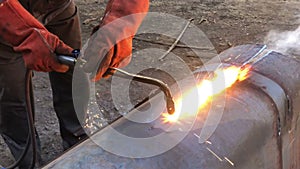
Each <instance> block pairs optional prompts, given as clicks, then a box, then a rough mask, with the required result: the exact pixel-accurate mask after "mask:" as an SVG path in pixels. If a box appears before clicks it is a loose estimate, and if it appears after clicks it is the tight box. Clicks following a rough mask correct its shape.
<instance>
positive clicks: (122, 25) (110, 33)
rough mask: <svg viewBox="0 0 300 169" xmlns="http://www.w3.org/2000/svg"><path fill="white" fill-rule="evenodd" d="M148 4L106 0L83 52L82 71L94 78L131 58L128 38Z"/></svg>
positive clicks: (144, 2)
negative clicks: (104, 7)
mask: <svg viewBox="0 0 300 169" xmlns="http://www.w3.org/2000/svg"><path fill="white" fill-rule="evenodd" d="M148 8H149V0H110V1H109V2H108V4H107V7H106V11H105V15H104V17H103V19H102V21H101V23H100V24H99V26H98V27H96V28H95V29H94V34H93V35H92V37H91V39H90V40H89V43H88V47H87V48H86V49H85V52H84V54H83V57H84V59H85V60H86V61H87V63H86V64H85V66H84V70H85V71H86V72H94V73H95V76H94V77H93V78H94V80H99V79H101V78H102V77H104V76H105V72H106V71H107V69H108V68H109V67H123V66H126V65H127V64H128V63H129V62H130V60H131V52H132V39H133V36H134V35H135V34H136V32H137V30H138V28H139V26H140V24H141V23H142V20H143V19H144V17H145V15H146V13H147V12H148Z"/></svg>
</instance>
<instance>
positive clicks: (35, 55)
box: [0, 0, 72, 72]
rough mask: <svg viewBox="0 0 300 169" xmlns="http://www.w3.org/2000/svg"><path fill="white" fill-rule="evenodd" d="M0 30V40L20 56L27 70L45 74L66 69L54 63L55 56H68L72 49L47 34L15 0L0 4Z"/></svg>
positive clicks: (7, 0)
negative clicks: (10, 46) (9, 45)
mask: <svg viewBox="0 0 300 169" xmlns="http://www.w3.org/2000/svg"><path fill="white" fill-rule="evenodd" d="M0 29H1V31H0V38H2V39H3V40H5V41H6V42H8V43H9V44H11V45H12V46H13V49H14V50H15V51H16V52H20V53H22V54H23V58H24V61H25V64H26V66H27V68H29V69H33V70H36V71H45V72H50V71H57V72H66V71H67V70H68V66H66V65H62V64H60V63H58V62H57V61H56V56H55V53H57V54H66V55H67V54H71V52H72V48H70V47H69V46H67V45H66V44H64V43H63V42H62V41H61V40H59V38H58V37H57V36H55V35H53V34H51V33H50V32H48V31H47V29H46V28H45V27H44V26H43V25H42V24H41V23H39V22H38V21H37V20H36V19H35V18H34V17H33V16H32V15H31V14H30V13H29V12H27V11H26V10H25V9H24V8H23V7H22V5H21V4H20V3H19V2H18V0H4V1H3V2H2V3H0Z"/></svg>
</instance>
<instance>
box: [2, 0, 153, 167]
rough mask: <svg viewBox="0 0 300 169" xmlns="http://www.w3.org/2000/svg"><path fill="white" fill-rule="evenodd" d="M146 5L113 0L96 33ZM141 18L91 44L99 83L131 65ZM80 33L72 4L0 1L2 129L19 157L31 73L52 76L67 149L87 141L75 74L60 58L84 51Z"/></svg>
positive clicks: (140, 0) (90, 60)
mask: <svg viewBox="0 0 300 169" xmlns="http://www.w3.org/2000/svg"><path fill="white" fill-rule="evenodd" d="M148 6H149V2H148V0H109V2H108V4H107V7H106V11H105V14H104V17H103V18H102V20H101V21H100V23H99V26H97V27H96V28H95V29H94V30H93V32H94V33H95V32H96V31H97V30H98V29H99V30H100V29H101V28H102V27H105V26H106V25H109V24H110V23H112V21H115V20H117V19H118V18H122V17H124V16H128V15H131V14H136V13H146V12H147V10H148ZM143 17H144V15H138V16H136V17H135V16H131V17H129V18H127V19H124V20H123V22H125V24H112V25H110V26H108V27H106V28H105V34H103V33H101V32H100V33H99V34H97V37H96V38H92V39H91V40H90V41H89V47H88V48H89V49H90V50H89V51H92V52H91V53H86V54H85V55H84V57H85V60H87V64H86V65H85V67H84V70H85V71H86V72H89V73H90V72H94V75H95V76H94V77H93V80H100V79H101V78H102V77H103V76H104V75H105V72H106V70H107V69H108V68H109V67H119V66H124V65H126V64H128V62H129V61H130V56H131V50H132V38H133V35H134V34H135V33H136V31H137V29H138V27H139V25H140V24H141V22H142V19H143ZM80 34H81V33H80V21H79V17H78V9H77V7H76V5H75V4H74V2H73V0H19V1H18V0H0V72H1V73H0V131H1V135H2V137H3V138H4V140H5V142H6V143H7V145H8V147H9V149H10V150H11V152H12V154H13V156H14V157H15V159H18V157H19V156H20V154H21V153H22V151H23V150H24V146H25V144H26V140H27V135H28V123H27V115H26V113H25V112H26V111H27V109H26V103H25V93H24V91H25V90H24V88H25V73H26V71H27V70H34V71H42V72H49V77H50V83H51V87H52V94H53V105H54V109H55V112H56V115H57V117H58V120H59V126H60V132H61V136H62V140H63V148H64V149H68V148H69V147H71V146H72V145H74V144H76V143H77V142H78V141H79V140H81V139H83V138H85V137H86V134H85V132H84V130H83V129H82V127H81V125H80V123H79V121H78V119H77V116H76V113H75V110H74V106H73V99H72V70H71V69H69V67H68V66H67V65H63V64H60V63H58V61H57V59H56V55H57V54H64V55H71V54H72V51H73V49H80V48H81V35H80ZM83 107H84V106H83ZM82 111H84V110H82ZM41 113H42V112H41ZM37 140H38V136H37ZM37 147H38V149H39V141H38V146H37ZM38 153H40V151H38ZM31 154H32V152H31V151H30V150H29V151H28V153H27V155H26V157H25V159H24V160H23V161H22V162H21V164H20V166H19V168H21V169H22V168H28V166H29V165H30V163H31V160H30V158H31Z"/></svg>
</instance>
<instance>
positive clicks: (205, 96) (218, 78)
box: [162, 66, 251, 123]
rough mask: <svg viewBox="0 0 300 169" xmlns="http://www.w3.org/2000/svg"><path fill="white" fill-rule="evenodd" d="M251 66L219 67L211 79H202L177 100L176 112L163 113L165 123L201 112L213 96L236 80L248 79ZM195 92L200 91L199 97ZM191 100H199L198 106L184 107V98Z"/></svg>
mask: <svg viewBox="0 0 300 169" xmlns="http://www.w3.org/2000/svg"><path fill="white" fill-rule="evenodd" d="M250 69H251V67H250V66H244V67H237V66H230V67H227V68H219V69H217V70H216V71H215V72H214V76H213V78H211V79H209V78H208V79H202V80H201V81H200V82H199V83H198V85H197V86H196V87H194V88H192V89H190V90H189V91H187V92H186V93H185V94H183V96H182V97H181V98H178V99H176V101H175V110H176V111H175V113H174V114H172V115H170V114H169V113H163V115H162V116H163V122H164V123H174V122H178V121H179V120H180V119H182V120H183V119H185V118H188V117H191V116H193V115H195V114H196V113H198V112H199V110H200V109H201V108H202V107H204V106H205V105H207V103H209V101H210V100H211V98H212V97H213V96H215V95H218V94H220V93H222V92H224V91H225V90H226V89H228V88H230V87H231V86H232V85H234V84H235V83H236V82H240V81H243V80H245V79H247V77H248V75H249V71H250ZM195 93H198V96H199V98H195ZM183 99H185V100H189V101H190V102H194V101H198V103H197V105H198V107H197V108H193V107H194V106H186V107H182V104H181V102H182V100H183Z"/></svg>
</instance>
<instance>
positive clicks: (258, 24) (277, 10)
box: [0, 0, 300, 166]
mask: <svg viewBox="0 0 300 169" xmlns="http://www.w3.org/2000/svg"><path fill="white" fill-rule="evenodd" d="M75 1H76V3H77V5H78V8H79V10H80V17H81V22H82V35H83V40H84V42H85V41H86V40H87V38H88V37H89V35H90V32H91V29H92V28H93V27H94V26H95V25H97V23H98V21H99V20H100V18H101V16H102V14H103V12H104V9H105V4H106V2H107V0H75ZM150 11H152V12H164V13H168V14H172V15H175V16H178V17H181V18H184V19H190V18H193V19H194V21H193V23H194V24H195V25H196V26H197V27H199V28H200V29H201V30H202V31H203V32H204V33H205V34H206V35H207V37H208V38H209V39H210V41H211V42H212V44H213V45H214V46H215V48H216V50H217V52H221V51H223V50H225V49H227V48H230V47H232V46H236V45H240V44H248V43H263V42H264V38H265V37H266V35H267V33H268V32H269V31H271V30H274V29H275V30H282V31H284V30H294V29H296V28H297V27H298V26H299V25H300V1H299V0H267V1H262V0H169V1H165V0H151V8H150ZM162 24H163V23H162ZM180 27H182V25H180ZM179 33H180V32H178V34H179ZM147 38H149V39H150V40H152V41H156V40H157V38H156V37H152V36H148V37H147ZM164 40H165V43H169V42H172V41H174V39H164V38H161V39H160V41H162V42H163V41H164ZM146 47H160V48H162V49H168V47H169V46H168V45H158V44H154V43H151V42H145V41H141V40H138V39H136V40H135V41H134V49H135V50H139V49H140V48H146ZM174 53H176V54H179V55H180V56H181V57H182V58H183V59H184V60H185V61H186V62H187V63H188V65H189V66H190V67H191V68H192V69H193V68H196V67H197V66H200V65H201V64H202V62H201V61H200V60H199V58H198V57H196V56H193V54H191V53H190V52H188V51H186V50H185V49H183V48H176V49H175V50H174ZM158 75H159V73H157V74H156V75H155V76H158ZM103 85H104V86H109V80H108V81H103ZM145 88H147V87H145ZM34 90H35V101H36V115H37V117H36V126H37V130H38V132H39V135H40V138H41V143H42V158H43V161H44V163H46V162H49V161H51V160H53V159H54V158H55V157H57V156H58V155H59V154H60V153H62V146H61V139H60V134H59V130H58V127H59V126H58V122H57V119H56V117H55V113H54V110H53V108H52V96H51V89H50V87H49V81H48V76H47V74H45V73H36V75H35V77H34ZM139 90H144V89H143V86H139ZM136 95H138V94H137V93H134V94H133V97H134V100H139V99H141V96H140V95H138V96H136ZM99 104H100V106H102V107H103V108H104V109H105V110H106V111H107V112H110V113H108V114H105V115H104V117H106V118H107V119H108V120H112V119H113V118H114V117H116V115H115V114H114V112H116V110H115V109H114V106H113V104H112V102H111V97H110V95H109V93H107V92H102V93H101V92H100V98H99ZM0 145H1V146H0V149H1V152H0V164H2V165H4V166H6V165H8V164H9V163H11V162H12V158H11V155H10V154H9V152H8V150H7V148H6V146H5V145H4V143H3V141H2V140H1V139H0Z"/></svg>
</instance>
